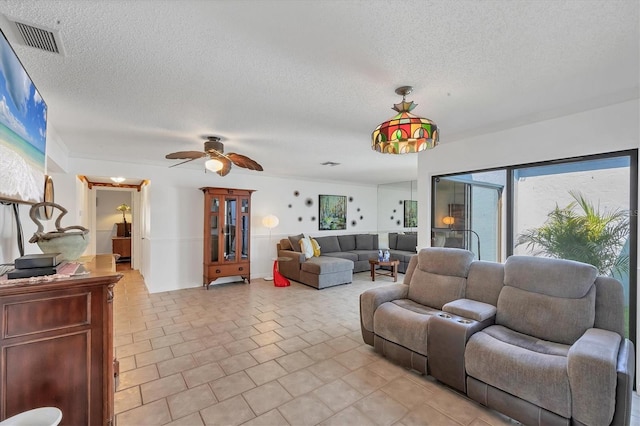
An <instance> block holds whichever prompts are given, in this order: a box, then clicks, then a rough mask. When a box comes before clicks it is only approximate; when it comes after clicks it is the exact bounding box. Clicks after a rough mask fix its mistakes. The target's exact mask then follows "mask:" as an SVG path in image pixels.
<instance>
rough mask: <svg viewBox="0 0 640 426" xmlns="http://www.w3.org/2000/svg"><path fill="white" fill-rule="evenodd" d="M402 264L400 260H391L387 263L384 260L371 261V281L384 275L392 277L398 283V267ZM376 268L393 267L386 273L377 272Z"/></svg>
mask: <svg viewBox="0 0 640 426" xmlns="http://www.w3.org/2000/svg"><path fill="white" fill-rule="evenodd" d="M399 264H400V261H399V260H390V261H388V262H385V261H383V260H378V259H369V265H370V266H371V281H375V280H376V275H384V276H387V277H392V278H393V282H394V283H395V282H397V281H398V265H399ZM376 266H391V270H390V271H386V270H384V272H378V271H380V269H378V270H376Z"/></svg>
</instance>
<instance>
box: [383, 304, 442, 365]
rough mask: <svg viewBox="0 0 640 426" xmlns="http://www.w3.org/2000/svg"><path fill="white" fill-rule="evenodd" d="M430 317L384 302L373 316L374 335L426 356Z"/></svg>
mask: <svg viewBox="0 0 640 426" xmlns="http://www.w3.org/2000/svg"><path fill="white" fill-rule="evenodd" d="M431 318H432V315H425V314H424V313H418V312H414V311H413V310H410V309H405V308H404V307H402V306H399V305H397V304H395V303H391V302H386V303H383V304H382V305H380V306H379V307H378V309H376V311H375V313H374V314H373V329H374V330H375V332H376V334H377V335H378V336H380V337H383V338H384V339H386V340H389V341H390V342H393V343H396V344H398V345H400V346H404V347H405V348H407V349H410V350H412V351H414V352H417V353H419V354H422V355H424V356H427V333H428V329H429V320H430V319H431Z"/></svg>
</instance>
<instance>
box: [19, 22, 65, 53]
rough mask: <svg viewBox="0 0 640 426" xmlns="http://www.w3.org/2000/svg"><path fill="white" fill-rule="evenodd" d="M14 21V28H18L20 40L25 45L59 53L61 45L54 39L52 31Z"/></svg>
mask: <svg viewBox="0 0 640 426" xmlns="http://www.w3.org/2000/svg"><path fill="white" fill-rule="evenodd" d="M14 23H15V24H16V28H18V33H19V34H20V37H22V40H21V41H22V42H23V43H24V44H26V45H27V46H31V47H35V48H36V49H40V50H45V51H47V52H51V53H61V50H62V49H61V47H62V46H61V44H60V42H59V41H58V40H56V37H55V34H54V33H53V32H52V31H49V30H47V29H44V28H38V27H34V26H33V25H28V24H24V23H22V22H17V21H15V22H14Z"/></svg>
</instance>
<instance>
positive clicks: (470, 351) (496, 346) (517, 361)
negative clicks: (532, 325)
mask: <svg viewBox="0 0 640 426" xmlns="http://www.w3.org/2000/svg"><path fill="white" fill-rule="evenodd" d="M494 327H498V326H490V327H487V328H486V329H484V330H483V331H479V332H477V333H475V334H474V335H473V336H471V338H470V339H469V342H468V343H467V346H466V349H465V353H464V362H465V367H466V370H467V374H469V375H470V376H472V377H474V378H476V379H478V380H480V381H482V382H485V383H487V384H488V385H490V386H493V387H495V388H498V389H500V390H503V391H505V392H507V393H510V394H512V395H515V396H517V397H519V398H521V399H524V400H525V401H529V402H531V403H533V404H536V405H538V406H540V407H542V408H544V409H546V410H549V411H551V412H553V413H556V414H558V415H560V416H562V417H566V418H570V417H571V388H570V385H569V376H568V373H567V358H566V357H565V356H562V355H558V354H549V353H544V351H538V350H531V345H534V346H535V342H534V341H533V340H532V339H531V338H530V337H528V336H524V335H518V334H517V333H514V332H509V331H508V330H506V329H504V328H503V329H502V331H504V333H501V332H500V330H498V331H496V330H495V329H494ZM494 331H496V333H494ZM490 333H491V334H490ZM503 339H504V340H503ZM524 342H526V343H524Z"/></svg>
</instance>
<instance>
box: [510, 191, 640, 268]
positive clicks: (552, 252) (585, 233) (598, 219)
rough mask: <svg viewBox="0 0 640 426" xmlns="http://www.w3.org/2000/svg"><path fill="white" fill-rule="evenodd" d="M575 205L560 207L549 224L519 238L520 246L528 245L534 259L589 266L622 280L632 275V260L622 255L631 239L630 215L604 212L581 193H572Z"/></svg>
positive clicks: (621, 211)
mask: <svg viewBox="0 0 640 426" xmlns="http://www.w3.org/2000/svg"><path fill="white" fill-rule="evenodd" d="M569 194H571V197H573V199H574V200H575V201H572V202H571V203H569V204H568V205H567V206H566V207H564V208H560V207H558V205H557V204H556V208H555V209H553V210H552V211H551V212H550V213H549V214H548V215H547V220H546V221H545V223H544V224H543V225H542V226H540V227H538V228H532V229H527V230H525V231H523V232H522V233H521V234H520V235H519V236H518V242H517V246H521V245H526V247H527V249H528V250H530V251H531V252H532V254H534V255H546V256H549V257H555V258H558V259H570V260H577V261H579V262H584V263H589V264H591V265H593V266H595V267H596V268H597V269H598V272H599V273H600V275H608V276H617V277H621V276H623V275H624V274H628V272H629V256H628V255H625V254H624V253H622V247H623V246H624V244H625V242H626V241H627V238H628V237H629V213H628V212H627V211H626V210H620V209H615V210H612V211H608V210H604V211H600V206H599V205H598V206H594V205H593V203H591V202H590V201H588V200H586V199H585V198H584V196H582V194H581V193H579V192H574V191H569Z"/></svg>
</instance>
